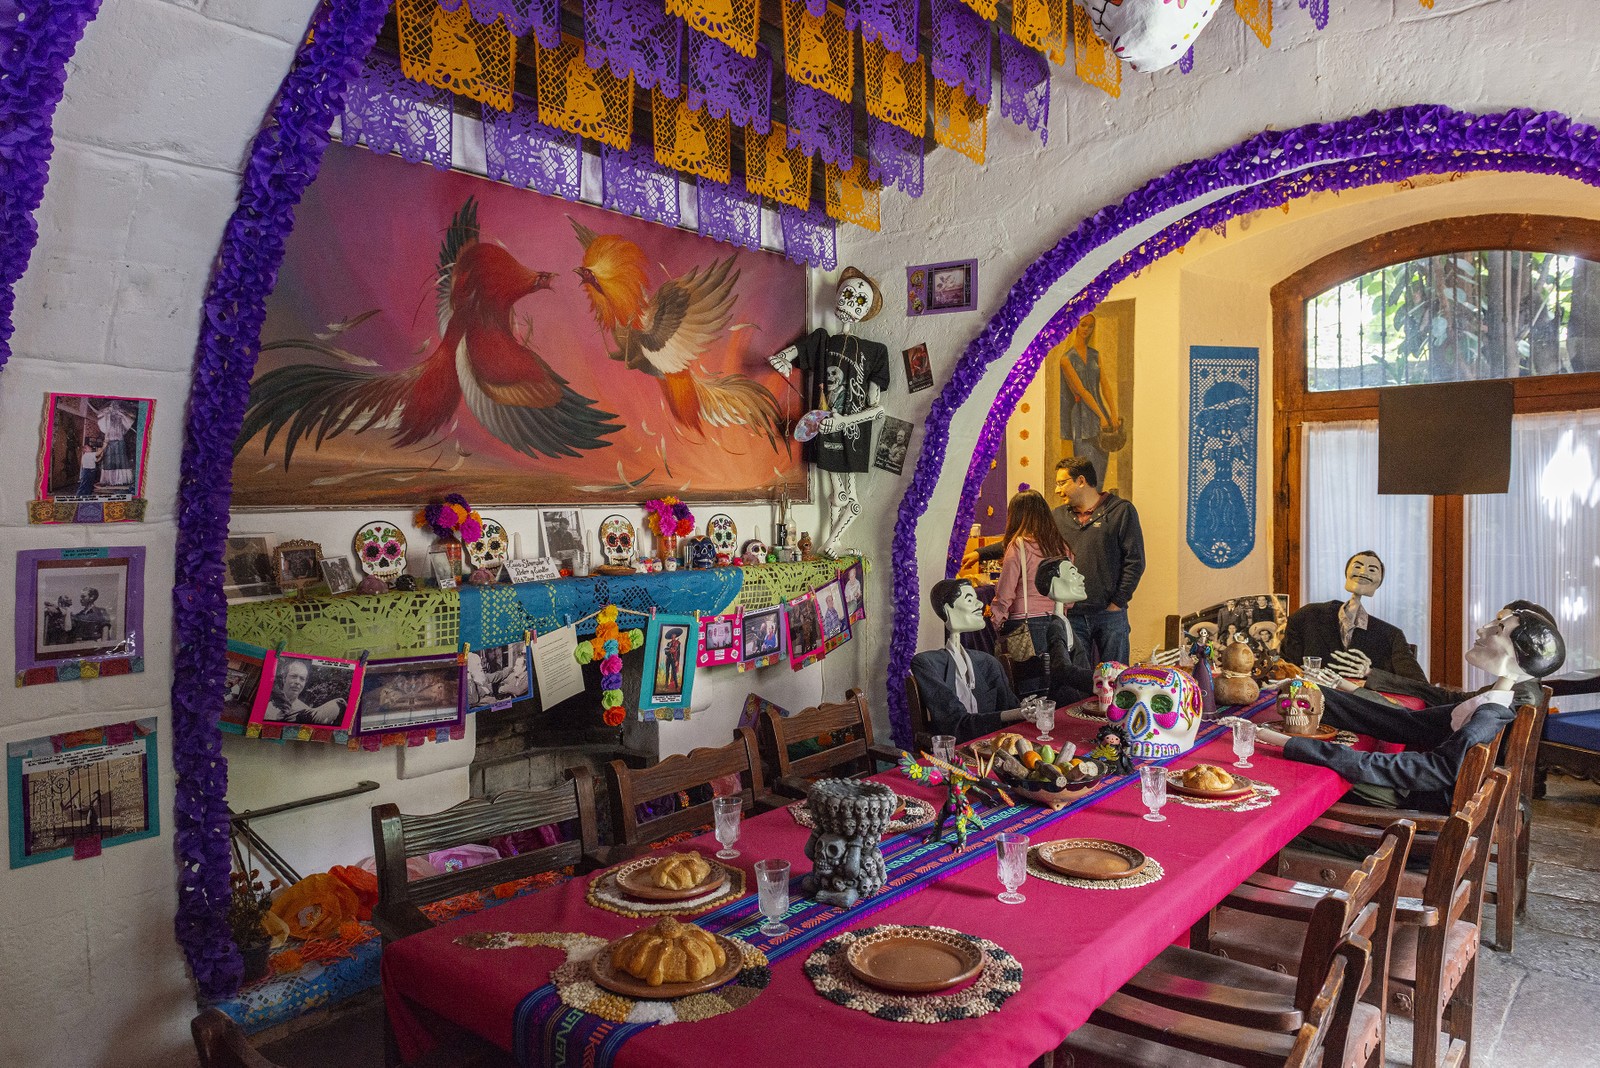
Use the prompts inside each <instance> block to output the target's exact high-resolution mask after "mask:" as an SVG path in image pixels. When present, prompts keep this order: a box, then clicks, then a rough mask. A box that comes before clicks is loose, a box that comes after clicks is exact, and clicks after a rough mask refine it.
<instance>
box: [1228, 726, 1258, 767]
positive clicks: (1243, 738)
mask: <svg viewBox="0 0 1600 1068" xmlns="http://www.w3.org/2000/svg"><path fill="white" fill-rule="evenodd" d="M1255 751H1256V725H1255V724H1254V723H1251V722H1250V721H1249V720H1247V719H1241V720H1239V721H1238V722H1237V723H1235V724H1234V725H1233V755H1234V756H1236V757H1238V758H1239V759H1238V760H1235V761H1234V762H1233V766H1234V767H1236V768H1249V767H1254V766H1255V765H1253V764H1251V763H1250V758H1251V756H1253V755H1254V754H1255Z"/></svg>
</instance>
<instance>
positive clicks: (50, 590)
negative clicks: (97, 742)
mask: <svg viewBox="0 0 1600 1068" xmlns="http://www.w3.org/2000/svg"><path fill="white" fill-rule="evenodd" d="M16 598H17V599H16V614H15V617H14V618H15V622H16V650H17V685H18V686H32V685H35V684H38V683H49V682H67V681H70V680H73V679H93V678H99V677H101V676H105V675H127V674H129V673H131V672H139V671H143V670H144V655H143V653H142V651H141V649H142V647H141V645H140V644H139V643H140V638H141V635H142V633H143V630H144V549H143V548H142V547H140V546H136V545H125V546H115V547H109V548H79V549H24V550H22V551H21V552H19V553H17V589H16Z"/></svg>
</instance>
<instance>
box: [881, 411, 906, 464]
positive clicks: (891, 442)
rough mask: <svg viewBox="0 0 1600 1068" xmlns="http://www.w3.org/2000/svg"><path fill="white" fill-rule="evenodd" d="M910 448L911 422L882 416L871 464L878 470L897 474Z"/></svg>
mask: <svg viewBox="0 0 1600 1068" xmlns="http://www.w3.org/2000/svg"><path fill="white" fill-rule="evenodd" d="M910 448H911V424H910V423H908V422H906V421H905V420H904V419H896V418H895V417H894V416H892V415H886V416H884V417H883V429H882V430H880V431H879V432H878V454H877V456H875V457H874V458H873V461H872V466H873V467H876V468H878V469H879V470H880V471H888V472H890V473H892V474H896V475H898V474H899V473H900V472H901V470H902V469H904V467H905V465H906V453H907V452H908V451H909V450H910Z"/></svg>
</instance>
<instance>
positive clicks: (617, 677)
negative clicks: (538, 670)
mask: <svg viewBox="0 0 1600 1068" xmlns="http://www.w3.org/2000/svg"><path fill="white" fill-rule="evenodd" d="M685 511H687V509H685ZM690 522H691V523H692V522H693V520H692V519H691V520H690ZM643 643H644V631H642V630H638V629H635V630H630V631H628V632H627V633H626V634H624V633H622V631H621V630H619V629H618V627H617V606H616V605H614V604H608V605H606V606H605V607H604V608H602V609H601V610H600V613H599V615H597V616H596V617H595V628H594V638H593V639H592V640H590V641H586V642H579V643H578V647H577V648H576V649H574V650H573V652H572V655H573V656H574V657H575V658H576V659H577V661H578V663H580V664H592V663H594V662H595V661H599V663H600V709H601V713H600V718H601V719H603V720H604V721H605V724H606V726H608V727H620V726H622V721H623V720H625V719H627V718H628V710H627V709H625V708H623V707H622V654H623V653H631V652H632V651H633V650H635V649H637V648H638V647H639V646H640V645H642V644H643Z"/></svg>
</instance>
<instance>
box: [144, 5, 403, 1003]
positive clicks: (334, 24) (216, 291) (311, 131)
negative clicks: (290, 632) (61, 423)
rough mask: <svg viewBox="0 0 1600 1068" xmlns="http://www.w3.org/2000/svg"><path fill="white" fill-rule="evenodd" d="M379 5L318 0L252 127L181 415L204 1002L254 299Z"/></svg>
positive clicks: (181, 822) (182, 735) (195, 878)
mask: <svg viewBox="0 0 1600 1068" xmlns="http://www.w3.org/2000/svg"><path fill="white" fill-rule="evenodd" d="M388 9H389V3H388V0H327V2H326V3H325V4H323V6H322V7H321V8H319V9H318V11H317V14H316V16H315V17H314V20H313V23H312V25H313V28H314V29H315V34H314V37H313V39H312V40H311V41H310V42H308V43H306V44H303V45H302V46H301V48H300V52H299V54H298V55H297V56H296V57H295V61H294V66H293V68H291V69H290V71H289V74H288V76H287V77H285V78H284V80H283V85H282V86H281V87H280V88H279V90H278V96H277V99H276V100H275V101H274V102H273V104H272V110H271V112H270V113H269V115H268V118H267V122H266V124H265V125H264V126H263V127H262V129H261V132H260V133H258V134H257V135H256V138H255V142H254V144H253V145H252V146H251V150H250V158H249V161H248V162H247V163H246V165H245V169H244V174H243V176H242V178H241V180H240V188H239V206H238V207H237V208H236V209H234V213H233V217H232V218H231V219H229V220H228V225H227V228H226V229H225V230H224V232H223V237H222V247H221V249H220V250H219V251H218V255H217V263H216V267H215V268H214V271H213V274H212V277H211V285H210V289H209V291H208V292H207V294H206V300H205V318H204V320H203V321H202V322H201V327H200V339H199V345H198V351H197V352H196V354H195V370H194V383H193V386H192V387H191V389H190V393H189V409H188V414H187V416H186V418H185V421H184V441H183V469H182V478H181V482H180V485H179V495H178V544H177V574H178V576H179V585H178V586H176V587H175V588H174V589H173V625H172V629H173V639H174V641H173V644H174V647H175V649H176V653H175V655H174V657H173V680H172V763H173V770H174V772H175V775H174V778H175V780H176V782H175V790H176V795H177V796H176V798H175V800H174V802H173V810H174V811H173V816H174V819H173V823H174V826H175V828H176V832H175V835H174V849H175V851H176V853H177V860H178V872H179V882H178V915H177V918H176V920H175V923H174V926H175V928H176V932H177V937H178V942H179V944H181V945H182V946H183V950H184V953H185V954H186V955H187V957H188V959H189V967H190V968H191V969H192V970H193V972H194V978H195V983H196V984H197V985H198V986H199V988H200V993H201V996H202V997H205V998H208V999H217V998H222V997H226V996H228V995H230V994H232V993H233V992H234V991H235V990H237V989H238V986H239V980H240V977H241V976H242V975H243V973H244V964H243V961H242V960H241V959H240V957H239V952H238V949H237V948H236V947H235V946H234V944H233V940H232V938H231V937H230V936H229V934H228V925H227V911H228V902H229V896H230V887H229V882H228V873H229V870H230V868H231V861H230V858H229V854H228V800H227V792H228V763H227V761H226V760H225V759H224V758H223V756H222V749H221V738H222V736H221V733H220V732H219V731H218V729H217V716H218V714H219V712H220V711H221V702H222V692H223V672H224V666H225V664H224V660H225V649H226V641H227V633H228V618H227V607H228V606H227V601H226V599H225V598H224V597H223V593H222V576H223V570H222V549H223V541H224V539H225V538H226V537H227V533H228V508H229V504H230V502H231V499H232V496H233V479H232V474H231V472H232V470H233V440H234V438H235V437H236V436H237V435H238V433H239V427H240V424H241V421H242V420H243V418H244V409H245V403H246V400H247V399H248V397H249V392H250V376H251V372H252V371H253V370H254V368H255V362H256V356H257V353H258V347H259V344H260V340H261V324H262V320H263V319H264V318H265V315H266V312H265V308H264V302H265V301H266V298H267V294H269V293H271V292H272V288H273V286H274V285H275V284H276V282H277V275H278V268H279V266H280V265H281V264H282V263H283V253H284V244H285V241H286V240H287V238H288V236H289V232H290V231H291V230H292V229H293V228H294V209H295V205H297V204H298V203H299V202H300V197H301V194H303V193H304V192H305V188H306V186H307V185H309V184H310V183H311V180H312V179H313V178H315V177H316V174H317V169H318V167H319V166H320V165H321V163H322V153H323V150H324V149H326V148H327V146H328V129H329V126H330V125H331V124H332V122H333V119H334V116H336V115H338V114H340V112H341V111H342V110H343V108H344V95H345V88H346V86H347V85H348V84H349V83H350V81H351V80H352V79H354V78H356V77H359V76H360V74H361V64H362V60H363V59H364V58H365V56H366V55H367V53H368V52H370V51H371V50H372V45H373V42H374V41H376V40H377V37H378V30H379V29H380V28H381V27H382V25H383V18H384V13H385V12H386V11H387V10H388Z"/></svg>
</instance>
